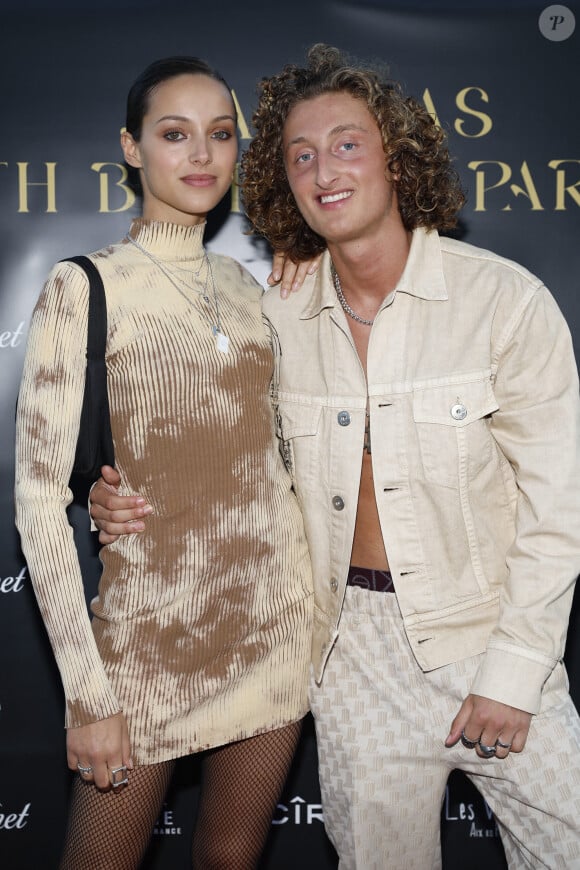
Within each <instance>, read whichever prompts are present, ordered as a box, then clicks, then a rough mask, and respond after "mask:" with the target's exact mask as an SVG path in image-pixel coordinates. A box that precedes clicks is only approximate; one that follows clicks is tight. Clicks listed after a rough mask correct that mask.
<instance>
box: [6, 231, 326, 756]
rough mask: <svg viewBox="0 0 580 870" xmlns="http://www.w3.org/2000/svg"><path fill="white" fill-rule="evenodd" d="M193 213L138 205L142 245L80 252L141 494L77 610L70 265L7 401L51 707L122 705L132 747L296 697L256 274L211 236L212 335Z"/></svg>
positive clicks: (72, 714)
mask: <svg viewBox="0 0 580 870" xmlns="http://www.w3.org/2000/svg"><path fill="white" fill-rule="evenodd" d="M203 230H204V227H203V226H197V227H184V226H178V225H173V224H166V223H158V222H149V221H145V220H137V221H134V222H133V224H132V226H131V231H130V235H131V237H132V238H134V239H135V241H136V242H137V244H138V245H139V246H141V249H140V248H138V247H137V246H136V245H134V244H132V243H131V242H130V241H128V240H127V239H125V240H123V241H122V242H121V243H119V244H117V245H114V246H112V247H110V248H106V249H103V250H101V251H98V252H97V253H95V254H93V255H91V258H92V259H93V261H94V262H95V264H96V265H97V267H98V269H99V271H100V273H101V276H102V278H103V282H104V285H105V291H106V296H107V309H108V312H107V313H108V342H107V354H106V357H107V373H108V386H109V401H110V406H111V424H112V430H113V440H114V445H115V462H116V467H117V469H118V471H119V473H120V475H121V478H122V485H121V489H120V492H121V493H122V494H127V493H140V494H142V495H143V496H144V497H145V498H146V499H147V500H148V502H150V504H151V505H152V506H153V508H154V514H153V515H152V516H151V517H149V518H148V519H147V524H146V531H145V532H143V533H141V534H138V535H130V536H123V537H121V538H119V540H118V541H116V542H115V543H114V544H111V545H109V546H107V547H104V548H103V549H102V550H101V560H102V562H103V573H102V577H101V580H100V584H99V590H98V595H97V597H96V598H95V599H94V601H93V602H92V604H91V610H92V614H93V617H92V619H91V618H90V617H89V614H88V613H87V609H86V605H85V599H84V591H83V582H82V577H81V572H80V566H79V560H78V556H77V552H76V548H75V545H74V541H73V534H72V529H71V527H70V525H69V523H68V520H67V516H66V507H67V505H68V504H69V503H70V501H71V497H72V494H71V491H70V489H69V486H68V483H69V478H70V473H71V468H72V463H73V458H74V453H75V446H76V439H77V434H78V428H79V420H80V410H81V404H82V397H83V389H84V370H85V350H86V334H87V315H88V283H87V280H86V278H85V275H84V272H82V271H81V270H80V269H78V268H77V267H76V266H75V265H73V264H64V263H61V264H58V265H57V266H55V268H54V269H53V271H52V272H51V274H50V276H49V278H48V281H47V283H46V285H45V287H44V289H43V291H42V294H41V296H40V298H39V300H38V303H37V305H36V308H35V310H34V314H33V318H32V322H31V327H30V333H29V338H28V346H27V353H26V360H25V367H24V374H23V380H22V386H21V391H20V397H19V404H18V426H17V466H16V507H17V525H18V528H19V531H20V534H21V539H22V547H23V551H24V554H25V557H26V560H27V563H28V567H29V571H30V575H31V578H32V581H33V585H34V589H35V592H36V596H37V599H38V602H39V605H40V609H41V612H42V616H43V618H44V621H45V624H46V627H47V629H48V634H49V637H50V640H51V643H52V647H53V650H54V653H55V657H56V660H57V663H58V666H59V669H60V673H61V676H62V680H63V685H64V692H65V698H66V725H67V727H75V726H79V725H84V724H88V723H90V722H94V721H96V720H99V719H103V718H106V717H108V716H110V715H112V714H114V713H117V712H118V711H119V710H122V711H123V712H124V713H125V715H126V717H127V721H128V725H129V734H130V737H131V743H132V752H133V758H134V761H135V762H136V763H138V764H151V763H155V762H159V761H163V760H167V759H171V758H177V757H180V756H183V755H187V754H189V753H192V752H196V751H199V750H202V749H206V748H209V747H213V746H218V745H221V744H224V743H228V742H231V741H234V740H239V739H242V738H245V737H249V736H252V735H255V734H258V733H261V732H264V731H268V730H271V729H274V728H277V727H280V726H282V725H285V724H287V723H289V722H292V721H295V720H297V719H299V718H300V717H301V716H303V715H304V713H305V712H306V710H307V698H306V685H307V673H308V666H309V660H310V639H311V609H312V588H311V586H312V579H311V572H310V563H309V557H308V551H307V545H306V540H305V536H304V531H303V525H302V517H301V515H300V511H299V509H298V505H297V502H296V498H295V496H294V493H293V491H292V490H291V484H290V479H289V477H288V475H287V472H286V470H285V468H284V464H283V461H282V458H281V455H280V452H279V448H278V444H277V439H276V434H275V424H274V417H273V412H272V408H271V403H270V395H269V387H270V381H271V378H272V373H273V356H272V351H271V346H270V337H269V335H268V333H267V331H266V329H265V327H264V324H263V321H262V315H261V295H262V289H261V288H260V286H259V285H258V284H257V283H256V281H255V280H254V278H253V277H252V276H251V275H250V274H249V273H248V272H246V271H245V270H244V269H243V268H242V267H241V266H240V265H239V264H238V263H236V262H235V261H234V260H231V259H229V258H228V257H223V256H218V255H215V254H209V259H210V262H211V272H212V273H213V279H214V284H215V289H216V294H217V301H218V309H219V323H220V326H221V332H222V333H223V334H224V335H226V336H227V337H228V339H229V347H228V350H227V352H224V351H223V350H220V349H218V347H217V346H216V339H215V337H214V335H213V331H212V325H216V323H217V320H218V314H217V312H216V306H215V299H214V292H213V286H212V282H211V280H210V278H211V276H210V275H209V271H208V269H207V261H205V262H204V259H203V258H204V249H203V247H202V237H203ZM142 249H144V250H142ZM145 252H147V253H145ZM160 263H161V265H160ZM184 270H185V271H184ZM196 275H197V278H196V277H195V276H196ZM183 279H185V281H186V282H187V283H188V284H189V285H191V286H185V287H184V286H183ZM200 282H201V283H200ZM199 290H203V291H204V292H205V294H206V295H207V299H208V300H209V301H205V300H204V299H203V296H202V295H201V293H200V292H199Z"/></svg>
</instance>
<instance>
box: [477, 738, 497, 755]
mask: <svg viewBox="0 0 580 870" xmlns="http://www.w3.org/2000/svg"><path fill="white" fill-rule="evenodd" d="M477 745H478V746H479V749H480V751H481V753H482V754H483V755H484V756H485V757H486V758H492V757H493V756H494V755H495V746H486V745H485V743H480V742H479V741H478V742H477Z"/></svg>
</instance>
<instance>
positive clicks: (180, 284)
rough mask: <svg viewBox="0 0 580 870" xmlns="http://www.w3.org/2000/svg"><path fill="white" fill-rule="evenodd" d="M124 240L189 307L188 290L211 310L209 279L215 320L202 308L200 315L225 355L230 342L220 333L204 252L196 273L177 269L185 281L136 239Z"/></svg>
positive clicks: (215, 291)
mask: <svg viewBox="0 0 580 870" xmlns="http://www.w3.org/2000/svg"><path fill="white" fill-rule="evenodd" d="M126 239H127V241H128V242H130V243H131V244H132V245H134V246H135V247H136V248H137V249H138V250H139V251H141V253H142V254H144V255H145V256H146V257H147V258H148V259H149V260H151V262H152V263H154V264H155V265H156V266H157V268H158V269H159V270H160V271H161V272H163V274H164V275H165V277H166V278H167V279H168V280H169V281H171V283H172V284H173V286H174V287H175V289H176V290H177V291H178V293H180V294H181V295H182V296H183V298H184V299H185V300H186V301H187V302H189V304H190V305H193V304H194V303H193V301H192V299H191V298H190V297H189V295H188V293H186V292H185V290H189V291H191V290H193V292H194V293H197V294H198V296H200V297H201V298H202V300H203V301H204V302H205V304H206V305H207V306H208V307H209V308H210V309H211V299H210V297H209V294H208V287H207V285H208V279H209V282H210V283H211V287H212V291H213V292H212V295H213V304H214V309H215V319H214V318H213V316H210V314H209V313H208V312H207V310H206V309H205V308H204V307H203V306H202V311H201V313H202V315H203V316H204V317H205V319H206V320H207V321H208V322H209V325H210V326H211V331H212V335H213V336H214V338H215V344H216V348H217V350H219V351H220V352H221V353H227V352H228V351H229V345H230V340H229V338H228V336H227V335H225V334H224V333H223V332H222V327H221V318H220V309H219V304H218V296H217V289H216V286H215V280H214V277H213V269H212V267H211V260H210V259H209V257H208V256H207V254H206V253H205V251H204V254H203V259H202V262H201V265H200V267H199V269H198V270H197V271H196V272H191V271H190V270H188V269H183V268H180V267H177V268H178V269H179V271H180V272H183V273H184V274H187V275H188V277H189V278H190V280H187V281H186V280H185V278H182V277H181V275H176V274H174V273H173V272H172V271H171V270H170V269H169V267H168V266H167V265H166V264H165V263H164V262H163V261H162V260H160V259H159V258H158V257H156V256H155V255H154V254H152V253H151V251H148V250H147V248H144V247H143V245H141V244H139V242H138V241H137V240H136V239H133V238H132V237H131V236H130V235H127V236H126ZM204 266H206V267H207V278H206V280H205V281H204V282H202V281H201V279H200V278H199V275H200V273H201V270H202V269H203V267H204ZM191 278H193V280H194V281H195V280H198V281H199V283H200V284H202V286H203V290H200V289H199V287H195V286H194V285H193V284H192V283H191ZM184 288H185V289H184Z"/></svg>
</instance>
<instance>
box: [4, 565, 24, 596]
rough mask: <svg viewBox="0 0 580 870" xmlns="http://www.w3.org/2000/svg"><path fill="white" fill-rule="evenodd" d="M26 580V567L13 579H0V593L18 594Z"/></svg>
mask: <svg viewBox="0 0 580 870" xmlns="http://www.w3.org/2000/svg"><path fill="white" fill-rule="evenodd" d="M25 580H26V565H24V567H23V568H21V569H20V573H19V574H18V575H16V576H15V577H4V578H2V577H0V592H20V590H21V589H22V588H23V586H24V581H25Z"/></svg>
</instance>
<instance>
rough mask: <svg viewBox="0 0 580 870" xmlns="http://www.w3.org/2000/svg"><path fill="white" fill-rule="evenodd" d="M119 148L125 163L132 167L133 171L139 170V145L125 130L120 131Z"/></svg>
mask: <svg viewBox="0 0 580 870" xmlns="http://www.w3.org/2000/svg"><path fill="white" fill-rule="evenodd" d="M121 148H122V149H123V155H124V157H125V163H127V164H128V165H129V166H132V167H133V168H134V169H141V166H142V164H141V157H140V154H139V143H138V142H136V141H135V140H134V139H133V136H132V135H131V133H128V132H127V131H126V130H122V131H121Z"/></svg>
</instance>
